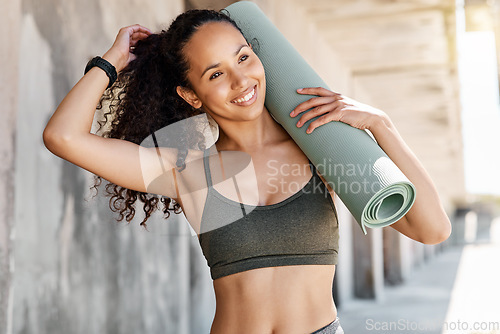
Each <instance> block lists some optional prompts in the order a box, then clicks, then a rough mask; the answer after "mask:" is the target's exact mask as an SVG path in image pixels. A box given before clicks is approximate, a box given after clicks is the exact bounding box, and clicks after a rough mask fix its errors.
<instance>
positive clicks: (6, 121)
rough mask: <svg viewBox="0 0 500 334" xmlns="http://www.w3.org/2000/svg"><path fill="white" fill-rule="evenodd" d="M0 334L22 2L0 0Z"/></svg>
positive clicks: (8, 292)
mask: <svg viewBox="0 0 500 334" xmlns="http://www.w3.org/2000/svg"><path fill="white" fill-rule="evenodd" d="M0 12H1V13H2V20H1V21H0V28H1V30H2V31H3V33H2V34H1V35H0V42H1V45H2V51H0V101H1V107H0V162H1V163H0V333H6V332H7V331H9V330H10V329H9V326H10V325H11V320H10V319H11V318H12V297H13V295H12V279H13V271H14V259H13V247H14V225H15V224H14V192H15V184H14V173H15V169H14V168H15V158H16V152H15V149H14V146H15V135H16V118H17V108H18V102H19V99H18V91H19V84H18V75H17V72H18V68H19V36H18V33H17V32H18V31H19V26H20V23H19V20H20V12H21V1H20V0H10V1H0Z"/></svg>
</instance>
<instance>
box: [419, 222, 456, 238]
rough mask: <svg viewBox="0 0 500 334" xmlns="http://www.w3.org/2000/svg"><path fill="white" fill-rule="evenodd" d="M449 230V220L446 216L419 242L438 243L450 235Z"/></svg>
mask: <svg viewBox="0 0 500 334" xmlns="http://www.w3.org/2000/svg"><path fill="white" fill-rule="evenodd" d="M451 230H452V228H451V222H450V220H449V219H448V217H446V218H445V219H443V220H442V221H441V222H440V224H438V227H437V228H436V229H435V230H433V231H432V232H429V233H427V235H426V236H425V237H424V238H422V240H421V242H422V243H423V244H426V245H437V244H440V243H442V242H444V241H446V240H448V238H449V237H450V235H451Z"/></svg>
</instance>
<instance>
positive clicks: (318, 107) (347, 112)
mask: <svg viewBox="0 0 500 334" xmlns="http://www.w3.org/2000/svg"><path fill="white" fill-rule="evenodd" d="M297 93H299V94H304V95H316V96H317V97H313V98H310V99H309V100H307V101H305V102H302V103H301V104H299V105H298V106H297V107H295V109H294V110H293V111H292V112H291V113H290V116H291V117H295V116H297V115H299V114H300V113H302V112H304V111H306V110H309V109H311V110H309V111H308V112H306V113H304V114H303V115H302V116H301V117H300V119H299V121H298V122H297V127H301V126H302V125H304V124H305V123H306V122H307V121H309V120H310V119H312V118H314V117H316V116H319V115H323V116H321V117H318V118H317V119H316V120H314V121H312V122H311V123H310V124H309V126H308V128H307V131H306V132H307V133H311V132H312V131H313V130H314V129H315V128H317V127H318V126H320V125H323V124H326V123H328V122H331V121H340V122H343V123H347V124H349V125H351V126H353V127H355V128H358V129H361V130H365V129H368V130H370V128H372V127H373V126H374V125H375V124H377V123H378V122H380V120H381V119H383V118H388V116H387V114H386V113H385V112H383V111H382V110H380V109H377V108H374V107H371V106H369V105H366V104H363V103H361V102H358V101H355V100H353V99H351V98H348V97H347V96H344V95H342V94H339V93H334V92H332V91H330V90H328V89H326V88H323V87H309V88H302V89H297Z"/></svg>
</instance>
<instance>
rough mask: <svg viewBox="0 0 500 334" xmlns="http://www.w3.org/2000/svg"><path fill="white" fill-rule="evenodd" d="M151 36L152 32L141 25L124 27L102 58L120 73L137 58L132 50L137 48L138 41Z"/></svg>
mask: <svg viewBox="0 0 500 334" xmlns="http://www.w3.org/2000/svg"><path fill="white" fill-rule="evenodd" d="M151 34H152V32H151V30H149V29H148V28H146V27H143V26H141V25H139V24H134V25H131V26H128V27H123V28H121V29H120V31H118V35H117V36H116V39H115V41H114V43H113V45H112V46H111V48H110V49H109V50H108V51H107V52H106V53H105V54H104V55H103V56H102V58H104V59H106V60H107V61H109V62H110V63H111V64H113V65H114V66H115V68H116V72H120V71H121V70H122V69H124V68H125V67H126V66H127V65H128V63H129V62H131V61H132V60H133V59H134V58H135V55H134V54H133V53H132V52H131V48H132V47H135V45H136V44H137V42H138V41H140V40H141V39H144V38H146V37H148V36H149V35H151Z"/></svg>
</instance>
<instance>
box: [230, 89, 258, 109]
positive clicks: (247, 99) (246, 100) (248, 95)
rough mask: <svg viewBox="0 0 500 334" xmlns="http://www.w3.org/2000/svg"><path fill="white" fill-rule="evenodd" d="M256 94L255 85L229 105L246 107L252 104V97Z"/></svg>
mask: <svg viewBox="0 0 500 334" xmlns="http://www.w3.org/2000/svg"><path fill="white" fill-rule="evenodd" d="M256 93H257V85H255V86H253V87H250V88H248V89H247V90H246V91H245V92H243V94H241V95H240V96H238V97H237V98H235V99H234V100H232V101H231V103H234V104H238V105H247V104H251V102H253V100H254V97H255V95H256Z"/></svg>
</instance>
